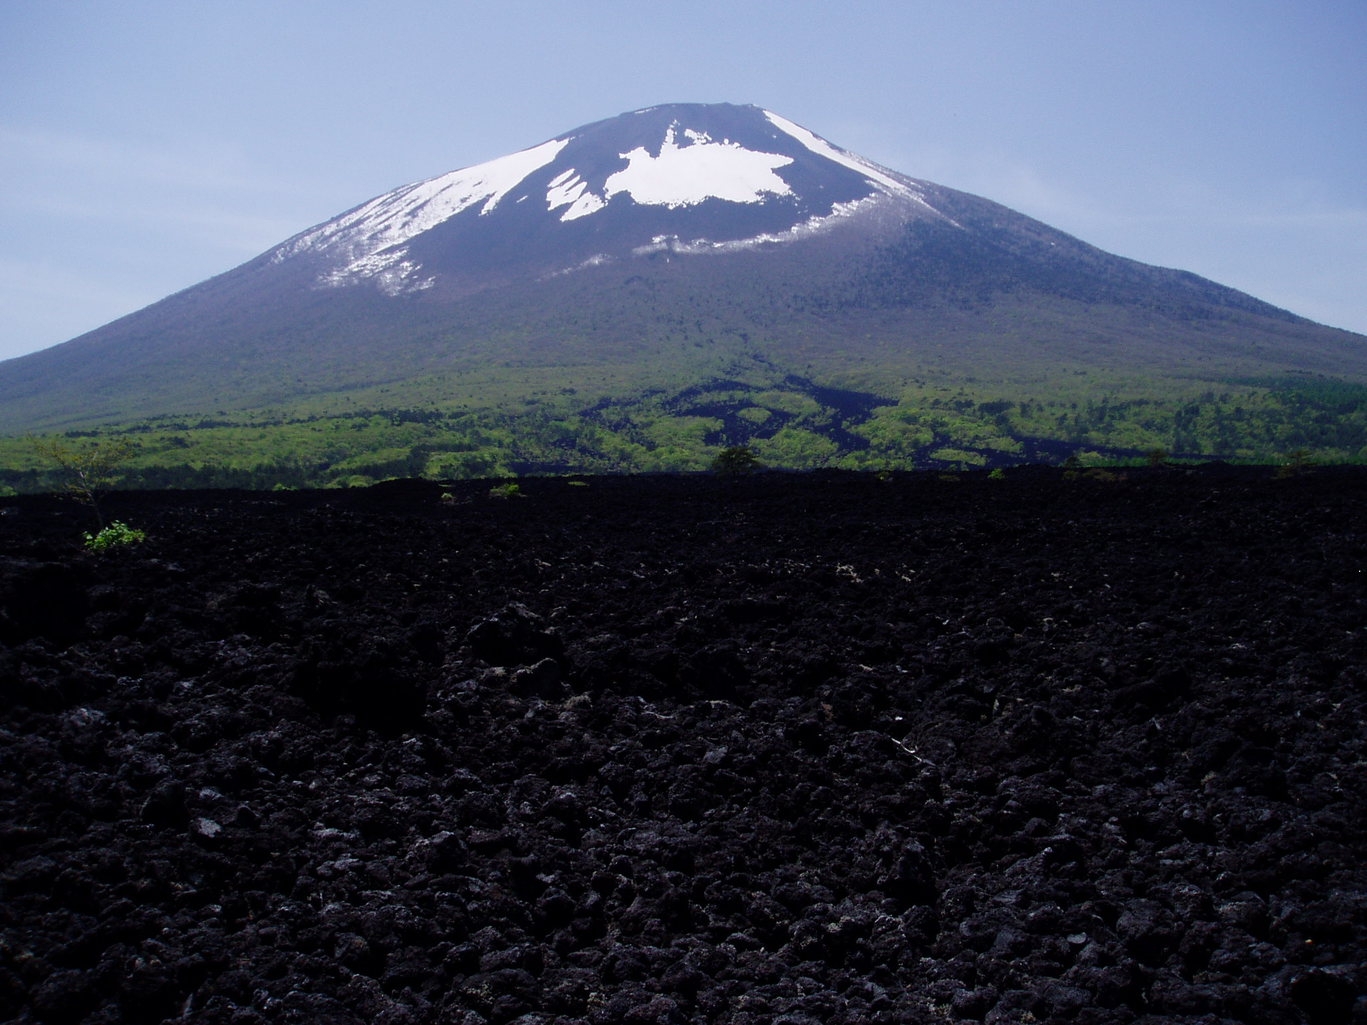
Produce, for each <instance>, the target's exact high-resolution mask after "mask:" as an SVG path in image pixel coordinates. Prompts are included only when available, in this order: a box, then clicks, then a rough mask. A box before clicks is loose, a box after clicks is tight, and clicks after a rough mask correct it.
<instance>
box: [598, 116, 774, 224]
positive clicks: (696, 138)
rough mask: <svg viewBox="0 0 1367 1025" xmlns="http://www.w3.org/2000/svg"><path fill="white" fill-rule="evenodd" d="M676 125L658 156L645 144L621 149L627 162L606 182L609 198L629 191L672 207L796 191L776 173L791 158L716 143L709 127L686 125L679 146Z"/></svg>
mask: <svg viewBox="0 0 1367 1025" xmlns="http://www.w3.org/2000/svg"><path fill="white" fill-rule="evenodd" d="M678 127H679V123H678V122H677V121H676V122H674V124H672V125H670V127H669V131H668V132H667V133H666V135H665V139H664V142H663V144H662V145H661V146H660V155H659V156H658V157H657V156H651V154H650V152H649V151H648V150H647V149H646V148H645V147H644V146H637V147H636V148H635V149H633V150H631V151H630V152H629V153H623V154H622V159H624V160H626V161H627V166H626V167H625V168H623V169H622V170H620V171H618V172H617V173H616V174H613V175H610V176H609V177H608V180H607V181H606V182H605V183H604V192H605V194H606V195H607V197H608V198H609V199H611V198H612V197H613V196H615V195H617V194H618V193H620V192H625V193H627V194H628V195H629V196H631V198H632V199H633V200H635V201H636V202H637V203H643V204H645V205H647V206H667V207H670V208H674V207H680V206H693V205H694V204H696V203H702V202H704V201H706V200H708V199H724V200H727V201H729V202H732V203H758V202H760V201H762V200H763V199H764V198H765V197H766V196H787V195H790V194H791V193H792V189H791V188H790V187H789V185H788V183H787V182H786V181H784V180H783V179H782V178H780V177H779V176H778V175H776V174H774V171H775V170H777V169H778V168H780V167H785V166H787V165H788V164H791V163H792V162H793V158H792V157H785V156H783V155H782V154H780V153H760V152H758V151H756V150H750V149H746V148H745V147H743V146H741V145H740V144H739V143H734V142H729V141H727V142H714V141H713V140H712V138H711V136H709V135H707V134H706V133H705V132H695V131H688V130H686V131H685V132H684V138H685V140H686V141H685V142H684V143H683V144H682V145H680V143H679V141H678Z"/></svg>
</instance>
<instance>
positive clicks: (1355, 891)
mask: <svg viewBox="0 0 1367 1025" xmlns="http://www.w3.org/2000/svg"><path fill="white" fill-rule="evenodd" d="M521 490H522V497H519V498H513V499H508V500H497V499H494V498H491V497H490V496H489V494H488V485H487V484H484V485H474V484H471V485H461V486H459V487H457V488H455V489H453V490H451V491H448V492H447V493H446V496H447V497H446V498H445V499H443V497H442V492H441V491H440V490H439V489H438V488H437V487H436V486H435V485H426V484H421V483H416V482H409V483H399V484H390V485H384V486H380V487H377V488H372V489H369V490H367V491H364V492H347V493H341V492H331V493H297V494H253V493H209V492H205V493H160V494H158V493H147V494H119V495H112V496H110V497H109V498H108V499H107V501H106V504H107V506H108V509H107V511H108V512H109V513H110V514H111V515H114V516H117V517H119V518H122V519H125V520H127V521H128V522H130V523H132V524H134V525H135V526H138V527H141V528H143V529H145V530H146V531H147V532H148V539H147V540H146V541H145V542H144V543H143V544H141V545H136V546H129V547H127V548H124V549H120V550H115V551H111V552H108V553H105V554H102V555H96V554H92V553H87V552H85V551H83V550H82V548H81V546H80V543H79V535H80V532H81V531H82V530H84V529H86V527H87V524H86V522H85V519H86V518H87V517H88V511H87V510H84V509H82V508H81V507H79V506H75V505H72V504H70V503H66V502H63V501H59V500H57V499H52V498H21V499H5V500H3V502H4V503H5V504H4V511H5V512H6V513H7V514H8V515H5V516H3V517H0V606H2V608H0V688H2V691H0V693H2V696H3V701H0V809H2V811H0V893H2V894H3V896H2V897H0V901H2V903H0V1019H8V1020H11V1021H17V1022H52V1023H58V1022H91V1023H113V1022H136V1023H149V1022H158V1021H166V1020H177V1021H186V1022H203V1023H209V1022H215V1023H217V1022H222V1023H229V1022H231V1023H241V1025H248V1023H253V1025H255V1023H265V1022H300V1023H305V1022H308V1023H313V1022H358V1023H359V1022H364V1023H367V1025H379V1023H407V1022H415V1023H416V1022H451V1023H462V1025H476V1023H484V1022H488V1023H512V1022H515V1023H518V1025H538V1023H551V1022H562V1023H572V1022H573V1023H581V1022H592V1023H618V1022H621V1023H703V1022H707V1023H714V1022H715V1023H723V1022H726V1023H736V1025H740V1023H759V1022H775V1023H785V1025H807V1023H811V1025H815V1023H821V1025H827V1023H878V1022H889V1023H891V1022H931V1021H985V1022H1028V1021H1040V1022H1051V1021H1061V1022H1097V1023H1100V1022H1158V1021H1163V1022H1202V1023H1213V1022H1224V1021H1232V1022H1265V1023H1294V1022H1311V1023H1337V1022H1357V1023H1364V1022H1367V999H1365V998H1364V996H1363V994H1364V992H1365V991H1367V969H1365V968H1364V961H1365V960H1367V733H1365V732H1364V713H1365V712H1367V693H1365V692H1364V682H1365V679H1367V622H1364V612H1365V611H1367V600H1365V599H1367V586H1365V582H1364V567H1367V472H1361V471H1355V470H1346V471H1331V470H1320V471H1316V472H1312V473H1308V474H1304V475H1301V476H1298V477H1294V478H1289V479H1278V478H1277V477H1275V476H1274V475H1273V474H1272V473H1271V472H1269V471H1262V470H1233V469H1228V468H1218V467H1210V468H1204V469H1201V470H1199V471H1195V472H1184V471H1161V472H1132V473H1130V474H1129V475H1127V476H1123V477H1116V478H1112V479H1101V478H1099V477H1096V476H1087V475H1083V476H1080V477H1079V476H1076V475H1073V476H1065V475H1064V474H1063V473H1061V472H1059V471H1053V470H1044V469H1029V468H1023V469H1020V470H1016V471H1012V472H1010V473H1009V474H1008V475H1007V479H1005V480H989V479H987V478H986V477H977V476H972V475H969V476H964V477H958V478H941V477H936V476H932V475H908V476H905V477H902V476H898V477H893V478H891V479H888V480H878V479H875V478H871V477H856V476H844V475H812V476H781V475H765V476H760V477H756V478H753V479H743V480H717V479H713V478H706V477H698V478H655V479H592V480H588V481H586V482H578V483H572V482H569V481H566V480H549V479H547V480H528V481H524V482H522V485H521Z"/></svg>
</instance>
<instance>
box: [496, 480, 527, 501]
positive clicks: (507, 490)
mask: <svg viewBox="0 0 1367 1025" xmlns="http://www.w3.org/2000/svg"><path fill="white" fill-rule="evenodd" d="M489 497H490V498H499V499H502V500H504V501H507V500H508V499H510V498H521V497H522V489H521V488H520V487H518V485H516V484H514V483H513V482H511V481H509V482H508V483H507V484H495V485H494V486H493V487H491V488H490V489H489Z"/></svg>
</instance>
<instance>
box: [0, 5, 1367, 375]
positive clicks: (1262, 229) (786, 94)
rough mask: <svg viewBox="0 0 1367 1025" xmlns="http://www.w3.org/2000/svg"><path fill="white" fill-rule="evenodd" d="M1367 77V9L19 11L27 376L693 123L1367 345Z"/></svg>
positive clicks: (12, 111) (21, 297) (2, 82)
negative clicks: (83, 345)
mask: <svg viewBox="0 0 1367 1025" xmlns="http://www.w3.org/2000/svg"><path fill="white" fill-rule="evenodd" d="M1364 53H1367V2H1364V0H1181V2H1170V0H1143V2H1131V0H1038V2H1031V0H1019V2H1008V0H990V2H989V0H936V2H923V0H897V2H891V0H890V2H862V0H844V2H842V3H840V4H835V3H815V2H800V0H798V2H794V0H789V2H786V3H768V2H746V0H729V2H715V3H714V2H710V0H694V2H692V3H689V4H681V3H678V2H671V3H656V2H652V0H631V2H619V0H599V2H595V3H593V4H582V3H568V2H565V3H559V2H547V0H540V2H537V0H500V2H498V3H494V2H482V0H481V2H475V0H467V2H461V0H447V2H436V0H429V2H423V0H385V2H349V0H326V2H312V0H285V2H281V0H272V2H258V0H227V2H222V3H209V2H189V0H176V2H172V0H141V2H139V0H120V2H117V3H114V2H93V0H63V2H55V0H4V3H3V4H0V359H3V358H9V357H12V356H16V355H20V354H22V353H25V352H29V351H33V350H36V349H40V348H44V347H47V346H49V345H53V344H56V343H59V342H62V341H65V340H66V339H68V338H71V337H74V336H76V335H78V334H80V333H82V332H84V331H87V330H90V329H92V328H95V327H98V326H100V325H101V324H103V323H106V322H108V321H110V320H112V319H115V318H116V317H119V316H121V315H123V314H125V313H130V312H132V311H133V310H136V309H139V308H141V307H142V306H145V305H147V304H148V303H151V302H154V301H156V300H157V299H160V298H162V297H163V296H165V295H168V294H170V293H172V292H175V291H178V290H179V289H182V288H186V287H188V286H190V285H193V284H195V283H197V282H199V281H201V280H203V279H205V278H207V277H211V276H212V275H214V274H217V273H219V272H221V271H225V270H228V269H230V268H232V267H234V266H236V265H237V264H239V263H242V262H244V261H245V260H248V259H250V258H251V257H253V256H255V255H257V254H258V253H260V252H262V251H264V250H266V249H268V248H270V247H271V246H272V245H273V244H274V243H276V242H279V241H282V240H284V239H285V238H287V237H289V236H291V235H293V234H295V233H296V232H298V231H301V230H303V229H304V228H307V227H310V226H312V225H314V224H316V223H318V222H320V221H323V220H326V219H328V218H329V217H331V216H333V215H334V214H337V213H340V212H342V211H343V210H345V209H347V208H349V207H351V206H354V205H356V204H357V203H360V202H362V201H364V200H366V199H369V198H371V197H372V196H375V195H378V194H380V193H383V192H386V191H388V190H389V189H391V188H394V187H396V186H398V185H402V184H405V183H408V182H411V181H416V180H419V179H422V178H428V177H431V176H433V175H436V174H440V173H442V172H445V171H449V170H453V169H455V168H458V167H463V166H466V165H469V164H474V163H479V162H481V161H484V160H488V159H491V158H493V157H497V156H501V155H503V154H505V153H508V152H511V151H513V150H517V149H522V148H524V147H527V146H530V145H533V144H535V143H538V142H541V141H543V140H545V139H548V138H550V137H552V136H554V135H557V134H559V133H562V132H564V131H566V130H568V129H571V128H574V127H577V126H579V125H582V124H586V123H588V122H591V121H596V120H599V119H601V118H605V117H610V116H613V115H615V114H618V113H621V112H622V111H626V110H632V109H635V108H638V107H643V106H648V105H651V104H655V103H663V102H674V101H680V102H683V101H699V102H711V101H727V102H735V103H756V104H759V105H761V106H764V107H767V108H769V109H771V110H774V111H777V112H778V113H780V114H782V115H784V116H785V117H788V118H790V119H792V120H794V121H796V122H798V123H799V124H802V125H804V126H805V127H807V128H810V129H811V130H813V131H815V132H817V133H818V134H820V135H822V136H824V137H826V138H827V139H829V140H830V141H832V142H834V143H836V144H837V145H840V146H843V147H845V148H846V149H850V150H854V151H855V152H857V153H860V154H862V155H864V156H866V157H869V158H871V159H874V160H877V161H879V162H880V163H883V164H885V165H887V166H890V167H892V168H894V169H896V170H899V171H902V172H904V173H907V174H910V175H913V176H915V177H919V178H928V179H930V180H932V181H936V182H939V183H941V184H944V185H949V186H951V187H954V188H959V189H963V190H966V191H969V192H974V193H977V194H979V195H983V196H986V197H988V198H990V199H994V200H997V201H998V202H1001V203H1005V204H1006V205H1008V206H1011V207H1013V208H1015V209H1017V210H1020V211H1022V212H1023V213H1027V214H1030V215H1031V216H1034V217H1037V218H1039V219H1041V220H1043V221H1045V222H1047V223H1049V224H1051V225H1053V226H1055V227H1057V228H1061V229H1062V230H1064V231H1067V232H1070V233H1072V234H1074V235H1076V236H1078V237H1080V238H1082V239H1083V240H1085V241H1087V242H1091V243H1093V244H1095V245H1098V246H1100V247H1102V248H1103V249H1107V250H1109V251H1111V252H1114V253H1118V254H1120V255H1123V256H1128V257H1132V258H1134V259H1139V260H1143V261H1145V262H1149V263H1155V264H1160V265H1163V266H1169V267H1180V268H1183V269H1186V270H1191V271H1195V272H1196V273H1198V274H1201V275H1204V276H1206V277H1209V278H1213V279H1214V280H1216V281H1219V282H1221V283H1223V284H1228V285H1232V286H1234V287H1236V288H1239V289H1242V290H1244V291H1247V292H1250V293H1252V294H1254V295H1256V296H1258V297H1259V298H1262V299H1266V300H1268V301H1270V302H1273V303H1276V304H1277V305H1279V306H1284V307H1286V308H1288V309H1290V310H1292V311H1294V312H1296V313H1299V314H1302V315H1304V316H1308V317H1311V318H1313V319H1316V320H1320V321H1322V322H1325V323H1329V324H1332V325H1334V326H1337V327H1346V328H1350V329H1353V330H1356V331H1359V332H1364V333H1367V113H1364V112H1367V61H1364V59H1363V54H1364Z"/></svg>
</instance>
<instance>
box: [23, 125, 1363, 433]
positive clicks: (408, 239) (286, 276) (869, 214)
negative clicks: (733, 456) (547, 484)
mask: <svg viewBox="0 0 1367 1025" xmlns="http://www.w3.org/2000/svg"><path fill="white" fill-rule="evenodd" d="M1363 342H1364V339H1363V338H1362V337H1361V336H1358V335H1353V334H1351V333H1348V332H1343V331H1334V330H1332V329H1329V328H1324V327H1321V326H1319V325H1315V324H1311V323H1310V322H1308V321H1305V320H1303V319H1301V318H1298V317H1295V316H1293V315H1292V314H1290V313H1287V312H1286V311H1284V310H1279V309H1276V308H1274V307H1272V306H1269V305H1268V304H1266V303H1263V302H1260V301H1258V300H1257V299H1254V298H1253V297H1251V296H1248V295H1244V294H1242V293H1239V292H1236V291H1234V290H1232V289H1229V288H1224V287H1222V286H1220V285H1217V284H1215V283H1213V282H1210V281H1206V280H1204V279H1201V278H1198V277H1196V276H1195V275H1192V274H1187V273H1183V272H1180V271H1174V270H1165V269H1162V268H1157V267H1151V266H1147V265H1144V264H1140V263H1136V262H1135V261H1132V260H1126V259H1123V258H1121V257H1118V256H1113V255H1110V254H1108V253H1104V252H1102V251H1100V250H1098V249H1096V248H1094V247H1092V246H1089V245H1087V244H1086V243H1084V242H1081V241H1079V240H1078V239H1076V238H1073V237H1071V236H1069V235H1067V234H1064V233H1063V232H1060V231H1057V230H1055V229H1053V228H1051V227H1049V226H1048V225H1045V224H1041V223H1040V222H1038V221H1035V220H1031V219H1030V218H1028V217H1025V216H1023V215H1021V214H1018V213H1016V212H1014V211H1012V210H1009V209H1007V208H1005V207H1003V206H1000V205H999V204H996V203H993V202H991V201H989V200H987V199H982V198H980V197H977V196H972V195H968V194H966V193H963V192H958V191H956V190H954V189H950V188H947V187H945V186H942V185H937V184H935V183H933V182H928V181H923V180H919V179H915V178H911V177H908V176H906V175H903V174H900V173H898V172H896V171H892V170H889V169H887V168H884V167H880V166H878V165H877V164H875V163H873V162H871V161H869V160H866V159H864V158H862V157H859V156H857V155H855V154H853V153H850V152H848V151H846V150H844V149H841V148H840V147H839V146H836V145H834V144H833V143H830V142H827V141H826V140H825V139H823V138H821V137H820V136H818V135H816V134H815V133H813V132H811V131H809V130H808V129H806V128H803V127H801V126H800V125H798V124H796V123H794V122H793V121H790V120H788V119H787V118H785V117H782V116H780V115H778V114H776V113H773V112H772V111H768V110H764V109H761V108H759V107H753V106H733V105H729V104H671V105H665V106H657V107H649V108H646V109H643V110H637V111H633V112H630V113H627V114H622V115H620V116H618V117H614V118H609V119H607V120H604V121H599V122H596V123H593V124H589V125H585V126H583V127H581V128H577V129H575V130H573V131H569V132H565V133H563V134H561V135H557V136H556V137H555V138H553V139H550V140H548V141H545V142H542V143H540V144H538V145H534V146H531V147H529V148H527V149H524V150H520V151H519V152H516V153H512V154H509V155H507V156H503V157H499V158H497V159H494V160H489V161H487V162H484V163H481V164H477V165H476V166H473V167H466V168H463V169H461V170H456V171H451V172H449V173H446V174H441V175H438V176H437V177H434V178H429V179H426V180H424V181H419V182H417V183H415V184H412V185H407V186H404V187H403V188H399V189H395V190H394V191H393V192H389V193H387V194H385V195H382V196H379V197H376V198H374V199H371V200H369V201H368V202H364V203H362V204H360V205H359V206H356V207H354V208H353V209H351V210H349V211H347V212H345V213H343V214H341V215H339V216H338V217H336V218H333V219H332V220H330V221H327V222H326V223H323V224H320V225H317V226H316V227H313V228H310V229H308V230H306V231H303V232H301V233H300V234H298V235H296V236H294V237H293V238H291V239H288V240H286V241H284V242H282V243H281V244H279V245H277V246H275V247H273V248H272V249H270V250H269V251H268V252H266V253H263V254H261V255H260V256H259V257H257V258H256V259H254V260H251V261H249V262H248V263H245V264H243V265H242V266H240V267H237V268H235V269H233V270H230V271H227V272H226V273H224V274H221V275H219V276H218V277H215V278H212V279H210V280H208V281H205V282H203V283H201V284H199V285H196V286H194V287H192V288H189V289H186V290H185V291H183V292H179V293H177V294H175V295H173V296H170V297H168V298H166V299H164V300H162V301H161V302H158V303H155V304H153V305H152V306H149V307H147V308H146V309H144V310H141V311H139V312H137V313H134V314H132V315H130V316H127V317H124V318H122V319H121V320H118V321H115V322H113V323H111V324H108V325H106V326H105V327H102V328H99V329H98V330H96V331H92V332H90V333H89V334H86V335H83V336H81V337H80V338H77V339H73V340H72V341H70V342H67V343H64V344H62V345H59V346H55V347H53V348H51V349H48V350H45V351H43V352H39V353H34V354H32V355H29V356H24V357H20V358H19V359H15V360H10V361H8V362H6V363H3V364H0V431H11V432H23V431H27V430H35V429H42V428H46V427H52V426H73V425H80V424H88V423H97V422H101V421H113V420H127V419H129V418H133V417H143V416H151V415H158V414H168V413H182V412H184V411H203V410H211V411H216V410H228V409H239V410H242V409H252V408H262V407H272V408H281V407H284V406H288V405H289V404H291V403H295V402H299V401H303V400H304V399H307V400H308V402H309V403H310V405H309V408H310V409H316V408H326V407H328V405H329V403H330V402H331V401H332V399H330V398H329V397H330V396H332V397H335V396H341V395H346V396H351V395H355V394H359V393H360V392H361V391H363V390H365V389H372V390H373V389H378V388H383V389H384V392H383V401H384V402H386V403H395V404H402V403H403V402H405V401H409V400H408V399H406V398H405V396H409V395H413V396H417V395H421V396H422V401H425V402H430V401H434V399H433V396H434V395H435V396H437V397H438V400H439V399H440V397H441V396H443V395H450V394H453V393H454V392H453V390H452V389H451V388H449V387H447V386H445V385H442V384H441V382H443V381H446V382H451V381H455V382H457V384H459V388H460V389H463V391H460V394H462V395H468V394H470V390H471V388H472V386H471V385H470V383H469V382H470V381H471V380H474V379H475V378H476V377H478V376H479V375H485V376H486V377H487V378H488V379H489V380H490V381H492V382H494V383H495V385H496V386H494V387H491V389H490V391H489V394H490V395H496V396H502V397H504V398H503V399H499V401H503V400H504V399H506V398H507V397H508V396H515V395H518V394H521V392H519V391H518V389H519V388H521V389H523V390H525V391H528V392H530V389H532V387H533V386H532V384H531V383H530V382H533V381H535V382H537V386H538V387H542V388H548V387H555V386H556V385H557V382H563V381H564V380H565V379H566V377H567V376H569V375H568V374H567V371H566V368H575V370H574V375H573V376H574V380H575V381H576V382H579V383H580V384H583V383H584V382H593V387H594V388H595V389H599V398H600V399H602V400H610V399H611V396H612V389H614V388H618V389H620V388H627V389H634V393H635V394H641V393H644V392H650V391H651V390H652V389H659V388H660V387H661V380H662V374H663V373H664V371H663V369H662V368H664V367H668V368H669V370H668V376H669V383H668V385H667V387H677V386H679V384H680V383H681V382H686V381H689V380H698V381H705V380H722V379H728V380H729V379H741V378H745V377H746V375H747V374H751V371H753V374H751V376H754V377H755V380H756V381H759V380H760V378H763V379H764V380H774V379H778V380H783V379H784V377H785V375H789V376H791V375H798V376H801V377H802V378H803V379H804V380H809V381H811V382H814V386H817V387H826V386H827V385H832V384H833V385H835V386H839V387H844V386H846V385H848V384H850V383H852V382H857V383H858V386H859V387H861V388H871V387H876V388H877V389H879V391H880V393H881V394H884V395H896V394H897V393H898V392H899V390H900V389H901V387H902V383H903V382H906V381H908V380H912V379H926V378H934V377H939V378H942V379H945V380H954V379H956V375H957V379H959V380H963V379H965V378H966V377H967V376H969V375H972V376H976V377H982V376H984V375H986V376H988V377H990V378H991V379H993V380H994V381H997V382H999V383H1000V386H1001V388H1002V389H1003V390H1004V393H1009V392H1010V390H1011V389H1012V388H1013V387H1015V386H1016V383H1018V382H1023V381H1032V382H1038V381H1047V380H1053V379H1058V378H1060V377H1061V376H1062V375H1075V374H1078V373H1087V372H1091V371H1093V370H1100V371H1104V372H1106V373H1111V374H1114V373H1116V372H1123V373H1124V374H1126V375H1129V376H1132V377H1133V376H1139V377H1144V378H1148V379H1149V380H1150V382H1152V381H1153V380H1155V379H1158V380H1162V379H1164V378H1177V377H1182V378H1183V379H1189V378H1191V377H1192V376H1196V377H1198V378H1200V379H1202V380H1213V381H1219V380H1224V379H1231V378H1245V379H1247V378H1249V377H1251V376H1255V375H1263V376H1275V375H1281V374H1285V373H1288V372H1304V371H1309V372H1313V373H1320V374H1331V375H1338V376H1344V377H1350V378H1353V379H1359V380H1367V348H1365V347H1364V344H1363ZM595 367H596V368H601V373H599V372H597V371H595V372H592V373H591V372H590V371H589V370H588V369H586V368H595ZM595 375H596V376H595ZM415 382H422V384H421V386H420V387H419V385H418V384H416V383H415ZM443 388H445V389H446V390H443ZM456 390H459V389H456ZM338 401H342V400H340V399H338ZM368 401H369V400H368ZM412 401H418V400H417V399H416V398H415V399H413V400H412ZM462 401H463V400H462ZM489 401H491V402H492V401H495V399H492V398H491V399H490V400H489Z"/></svg>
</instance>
